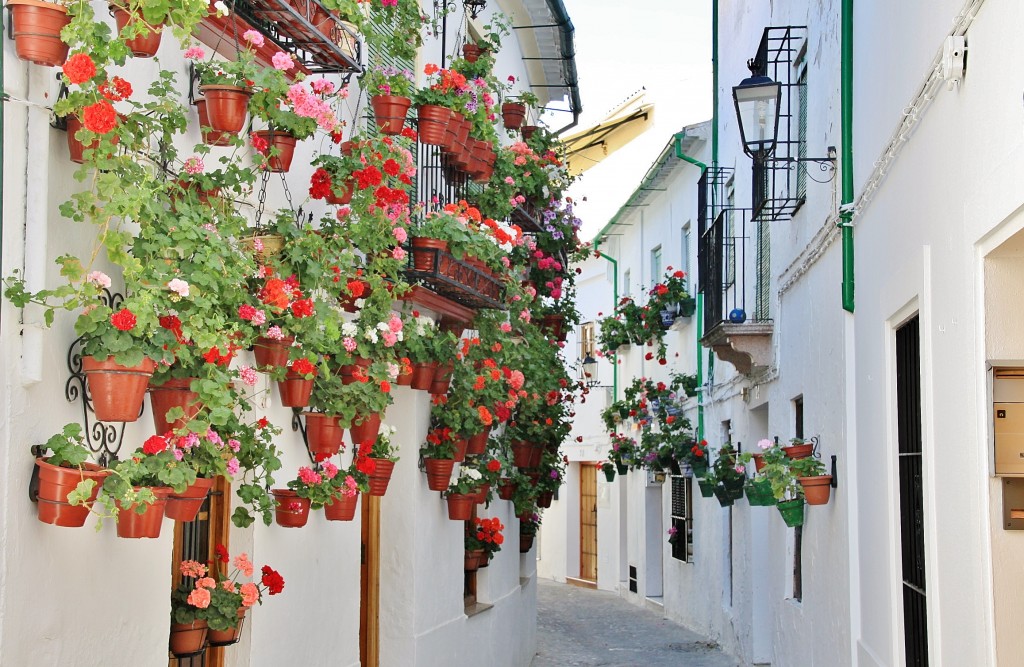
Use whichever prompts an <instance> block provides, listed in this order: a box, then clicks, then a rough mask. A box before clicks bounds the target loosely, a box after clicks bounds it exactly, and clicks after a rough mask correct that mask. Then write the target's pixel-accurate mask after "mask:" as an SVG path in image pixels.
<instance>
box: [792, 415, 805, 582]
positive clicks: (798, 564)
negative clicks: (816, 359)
mask: <svg viewBox="0 0 1024 667" xmlns="http://www.w3.org/2000/svg"><path fill="white" fill-rule="evenodd" d="M793 437H795V438H802V437H804V397H803V396H797V397H796V398H794V399H793ZM803 551H804V527H803V526H797V527H796V528H794V529H793V589H792V591H791V592H792V595H791V596H790V597H792V598H793V599H794V600H796V601H797V602H799V601H801V600H803V598H804V554H803Z"/></svg>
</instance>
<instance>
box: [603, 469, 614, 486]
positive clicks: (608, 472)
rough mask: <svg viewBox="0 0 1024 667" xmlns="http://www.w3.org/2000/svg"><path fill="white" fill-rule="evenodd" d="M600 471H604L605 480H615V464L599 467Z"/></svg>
mask: <svg viewBox="0 0 1024 667" xmlns="http://www.w3.org/2000/svg"><path fill="white" fill-rule="evenodd" d="M601 472H603V473H604V478H605V481H608V482H614V481H615V466H608V467H607V468H605V467H602V468H601Z"/></svg>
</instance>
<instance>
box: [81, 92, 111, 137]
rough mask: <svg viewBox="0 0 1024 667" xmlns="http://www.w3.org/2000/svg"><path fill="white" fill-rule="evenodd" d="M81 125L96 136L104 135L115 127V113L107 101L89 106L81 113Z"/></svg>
mask: <svg viewBox="0 0 1024 667" xmlns="http://www.w3.org/2000/svg"><path fill="white" fill-rule="evenodd" d="M82 125H84V126H85V129H87V130H89V131H90V132H95V133H96V134H106V133H107V132H110V131H111V130H113V129H114V128H115V127H117V112H116V111H114V106H113V105H112V104H111V103H110V102H108V101H107V100H100V101H99V102H96V103H95V104H90V105H89V106H87V107H85V109H84V110H83V111H82Z"/></svg>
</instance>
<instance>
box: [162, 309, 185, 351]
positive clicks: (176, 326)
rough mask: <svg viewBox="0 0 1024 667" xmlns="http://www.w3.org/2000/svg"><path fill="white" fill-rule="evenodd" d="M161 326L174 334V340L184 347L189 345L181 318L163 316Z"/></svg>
mask: <svg viewBox="0 0 1024 667" xmlns="http://www.w3.org/2000/svg"><path fill="white" fill-rule="evenodd" d="M160 326H161V327H163V328H164V329H167V330H168V331H170V332H171V333H173V334H174V339H175V340H177V341H178V342H179V343H181V344H182V345H186V344H188V341H187V340H185V334H184V333H183V332H182V330H181V318H179V317H178V316H177V315H163V316H162V317H161V318H160Z"/></svg>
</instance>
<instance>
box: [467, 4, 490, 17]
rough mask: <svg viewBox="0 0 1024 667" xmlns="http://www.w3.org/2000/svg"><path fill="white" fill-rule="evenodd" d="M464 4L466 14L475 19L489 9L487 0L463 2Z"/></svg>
mask: <svg viewBox="0 0 1024 667" xmlns="http://www.w3.org/2000/svg"><path fill="white" fill-rule="evenodd" d="M462 4H463V6H465V8H466V13H467V14H469V15H470V17H472V18H474V19H475V18H476V17H477V16H479V15H480V12H482V11H483V10H484V8H485V7H487V0H462Z"/></svg>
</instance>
